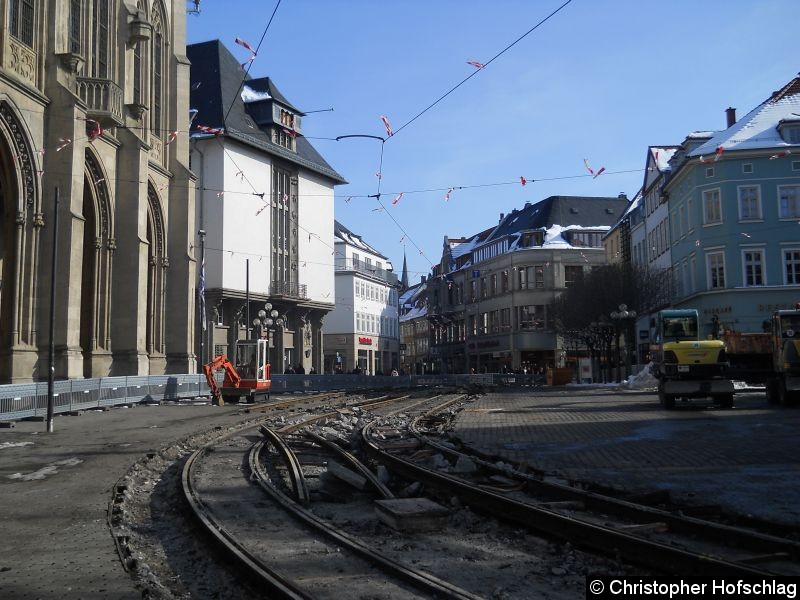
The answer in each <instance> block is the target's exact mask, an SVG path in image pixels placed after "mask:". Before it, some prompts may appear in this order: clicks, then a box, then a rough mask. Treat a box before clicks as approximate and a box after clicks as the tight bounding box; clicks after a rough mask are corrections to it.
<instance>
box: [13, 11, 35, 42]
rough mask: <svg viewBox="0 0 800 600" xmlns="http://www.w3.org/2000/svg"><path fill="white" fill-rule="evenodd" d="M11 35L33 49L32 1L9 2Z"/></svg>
mask: <svg viewBox="0 0 800 600" xmlns="http://www.w3.org/2000/svg"><path fill="white" fill-rule="evenodd" d="M10 8H11V14H10V17H11V18H10V19H9V20H10V25H11V35H13V36H14V37H15V38H17V39H18V40H19V41H20V42H22V43H23V44H25V45H26V46H29V47H31V48H33V25H34V15H35V2H34V0H11V7H10Z"/></svg>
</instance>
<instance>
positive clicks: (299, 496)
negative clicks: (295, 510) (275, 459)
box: [258, 425, 311, 506]
mask: <svg viewBox="0 0 800 600" xmlns="http://www.w3.org/2000/svg"><path fill="white" fill-rule="evenodd" d="M258 430H259V431H260V432H261V434H262V435H264V436H265V437H266V438H267V439H268V440H269V441H270V442H271V443H272V445H273V446H275V449H276V450H277V451H278V453H279V454H280V455H281V456H282V457H283V462H284V463H286V468H287V469H288V470H289V477H290V478H291V480H292V488H293V489H294V494H295V499H296V500H297V501H298V502H299V503H300V504H302V505H303V506H308V505H309V504H311V496H310V495H309V493H308V485H307V484H306V477H305V475H303V467H302V465H301V464H300V461H299V460H298V459H297V455H295V453H294V452H293V451H292V449H291V448H289V445H288V444H287V443H286V442H284V441H283V438H282V437H281V436H280V435H278V434H277V433H275V432H274V431H273V430H272V429H270V428H269V427H267V426H266V425H262V426H261V427H259V428H258ZM262 446H263V444H262Z"/></svg>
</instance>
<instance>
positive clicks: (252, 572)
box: [181, 446, 314, 600]
mask: <svg viewBox="0 0 800 600" xmlns="http://www.w3.org/2000/svg"><path fill="white" fill-rule="evenodd" d="M208 448H209V447H208V446H205V447H203V448H200V449H199V450H196V451H195V452H193V453H192V455H191V456H190V457H189V459H188V460H187V461H186V464H185V465H184V467H183V473H182V475H181V484H182V487H183V494H184V497H185V498H186V501H187V502H188V504H189V507H190V508H191V510H192V514H193V515H194V516H195V517H196V518H197V519H198V520H199V521H200V523H201V524H202V525H203V526H204V528H205V530H206V531H207V532H208V533H209V534H210V535H211V536H212V537H213V538H214V540H215V541H216V542H217V544H218V545H219V546H220V547H222V549H223V550H224V551H225V552H227V553H228V554H230V555H232V556H233V557H234V558H235V559H236V561H237V563H238V564H239V565H240V566H241V567H242V568H243V569H244V570H245V571H246V572H247V574H248V575H249V576H250V577H252V578H253V579H254V580H255V581H256V582H257V583H258V585H260V586H264V588H265V590H266V591H269V592H270V593H271V594H274V596H270V597H274V598H281V599H286V600H313V598H314V596H312V595H310V594H308V593H307V592H305V591H304V590H302V589H301V588H299V587H297V585H295V583H294V582H293V581H291V580H290V579H287V578H286V577H284V576H283V575H281V574H280V573H279V572H277V571H275V570H274V569H271V568H270V567H269V566H267V565H266V564H265V563H264V562H262V561H261V560H260V559H259V558H258V557H256V556H255V555H253V554H252V553H251V552H249V551H248V550H247V548H245V547H244V546H243V545H242V544H240V543H239V542H238V541H237V540H236V538H235V537H234V536H233V535H232V534H231V533H230V532H228V531H227V530H226V529H225V528H224V527H223V526H222V525H220V523H219V522H218V521H217V520H216V519H215V518H214V517H213V516H212V514H211V512H210V511H209V510H207V508H206V506H205V504H204V503H203V500H202V499H201V498H200V495H199V494H198V493H197V490H196V489H195V487H194V485H193V483H192V480H193V472H194V466H195V464H197V463H199V459H200V458H201V457H202V456H203V455H204V454H205V453H206V452H207V451H208Z"/></svg>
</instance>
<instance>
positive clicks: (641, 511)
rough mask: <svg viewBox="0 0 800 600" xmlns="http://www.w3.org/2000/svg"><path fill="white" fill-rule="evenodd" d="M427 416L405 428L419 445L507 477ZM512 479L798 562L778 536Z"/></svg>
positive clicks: (797, 551)
mask: <svg viewBox="0 0 800 600" xmlns="http://www.w3.org/2000/svg"><path fill="white" fill-rule="evenodd" d="M427 416H428V415H427V414H426V415H420V416H419V417H416V418H415V419H414V420H413V421H412V422H411V424H410V425H409V431H410V432H411V433H412V435H414V437H416V438H417V439H418V440H420V441H421V442H422V443H424V444H427V445H428V446H431V447H432V448H435V449H436V450H437V451H438V452H441V453H442V454H447V455H448V456H451V457H454V458H455V457H458V456H466V457H468V458H469V459H470V460H471V461H473V462H474V463H475V464H477V465H480V466H481V467H482V468H484V469H487V470H490V471H493V472H495V473H497V474H499V475H506V476H508V471H507V470H505V469H500V468H498V467H496V466H495V465H494V463H492V462H490V461H488V460H486V459H484V458H481V457H479V456H475V455H474V454H472V453H471V452H462V451H459V450H456V449H453V448H451V447H449V446H445V445H444V444H440V443H438V442H437V441H436V440H433V439H431V438H430V437H429V436H427V435H425V434H424V433H423V432H421V431H420V430H419V422H420V421H421V420H422V419H424V418H426V417H427ZM513 476H514V477H515V478H517V479H521V480H522V481H523V482H524V484H525V486H526V487H527V488H528V490H530V491H532V492H535V493H542V494H547V495H550V496H553V497H555V498H558V499H562V500H575V501H579V502H583V503H584V505H585V506H587V507H591V508H593V509H595V510H600V511H604V512H607V513H609V514H613V515H616V516H620V517H627V518H630V519H632V520H638V521H639V522H641V523H652V522H660V523H664V524H665V525H667V527H669V529H670V530H671V531H673V532H675V533H682V534H694V535H698V534H700V535H704V536H706V537H708V538H710V539H713V540H716V541H717V542H724V543H727V544H732V543H735V544H737V545H743V546H746V547H747V548H748V549H750V550H757V551H761V552H770V553H785V554H787V555H788V556H791V557H793V558H794V559H795V560H797V559H800V542H796V541H794V540H790V539H787V538H781V537H778V536H774V535H770V534H766V533H760V532H757V531H751V530H748V529H742V528H740V527H735V526H733V525H726V524H723V523H715V522H713V521H707V520H705V519H700V518H697V517H691V516H688V515H678V514H675V513H672V512H669V511H666V510H662V509H659V508H654V507H651V506H645V505H642V504H636V503H635V502H630V501H628V500H622V499H620V498H614V497H612V496H607V495H605V494H599V493H597V492H591V491H589V490H582V489H579V488H575V487H572V486H569V485H565V484H563V483H557V482H550V481H542V480H541V479H538V478H536V477H533V476H531V475H529V474H528V473H523V472H521V471H518V470H516V469H515V470H514V471H513Z"/></svg>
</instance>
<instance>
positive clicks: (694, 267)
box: [689, 256, 697, 294]
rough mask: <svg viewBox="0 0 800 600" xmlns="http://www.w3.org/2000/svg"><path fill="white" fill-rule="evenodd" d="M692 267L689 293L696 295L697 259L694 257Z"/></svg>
mask: <svg viewBox="0 0 800 600" xmlns="http://www.w3.org/2000/svg"><path fill="white" fill-rule="evenodd" d="M690 263H691V267H690V271H689V293H690V294H694V293H695V292H696V291H697V279H696V277H697V275H696V274H697V257H696V256H693V257H692V260H691V261H690Z"/></svg>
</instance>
